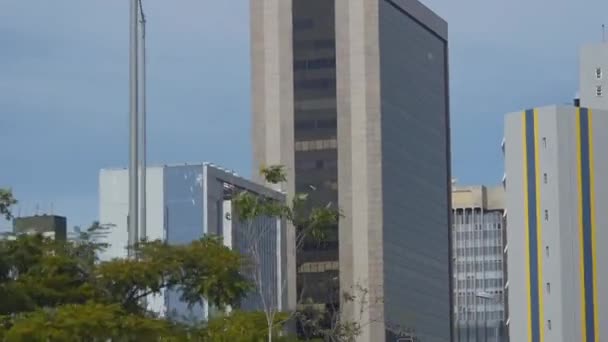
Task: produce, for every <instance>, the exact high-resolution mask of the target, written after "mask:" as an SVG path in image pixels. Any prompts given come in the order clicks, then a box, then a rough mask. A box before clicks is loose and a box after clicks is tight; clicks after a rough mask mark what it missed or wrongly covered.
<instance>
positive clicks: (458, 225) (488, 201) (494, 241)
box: [452, 185, 506, 342]
mask: <svg viewBox="0 0 608 342" xmlns="http://www.w3.org/2000/svg"><path fill="white" fill-rule="evenodd" d="M452 213H453V217H452V258H453V262H454V264H453V266H452V269H453V272H454V282H453V284H454V297H453V298H454V299H453V301H454V329H455V331H454V337H453V339H452V341H453V342H485V341H497V342H499V341H500V342H503V341H506V337H505V292H504V285H505V270H504V267H505V260H504V244H505V243H504V239H505V238H506V235H505V230H506V221H505V215H504V214H505V191H504V187H503V186H502V185H500V186H494V187H485V186H481V185H479V186H454V187H453V188H452Z"/></svg>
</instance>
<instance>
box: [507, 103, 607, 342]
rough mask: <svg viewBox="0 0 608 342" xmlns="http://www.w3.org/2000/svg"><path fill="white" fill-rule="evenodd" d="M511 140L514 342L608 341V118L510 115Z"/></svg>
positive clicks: (573, 110)
mask: <svg viewBox="0 0 608 342" xmlns="http://www.w3.org/2000/svg"><path fill="white" fill-rule="evenodd" d="M582 93H583V92H581V94H582ZM583 99H585V96H584V95H583V94H582V96H581V100H583ZM582 103H583V102H582ZM582 103H581V104H582ZM505 140H506V145H505V164H506V173H507V180H506V190H507V220H508V224H509V229H508V230H507V247H506V250H507V258H508V262H507V265H508V273H507V275H508V286H507V290H508V312H509V319H508V321H509V335H510V338H511V341H515V342H519V341H531V342H542V341H550V342H573V341H588V342H591V341H604V340H605V338H606V337H603V336H605V335H606V334H608V332H606V331H605V329H606V327H607V326H608V269H607V268H606V267H604V266H603V265H605V264H606V262H608V250H607V249H606V248H602V247H603V246H602V242H604V241H607V240H608V212H606V208H608V178H606V176H605V175H607V174H608V155H606V154H605V151H604V149H605V148H606V146H608V111H605V110H597V109H588V108H584V107H580V108H578V107H570V106H550V107H541V108H534V109H529V110H525V111H521V112H515V113H510V114H508V115H507V116H506V119H505ZM600 336H602V337H600Z"/></svg>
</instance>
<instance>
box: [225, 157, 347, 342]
mask: <svg viewBox="0 0 608 342" xmlns="http://www.w3.org/2000/svg"><path fill="white" fill-rule="evenodd" d="M260 173H261V175H262V176H264V178H265V179H266V182H268V183H270V184H279V183H282V182H285V181H286V179H287V178H286V172H285V168H284V167H283V166H270V167H268V168H263V169H262V170H261V171H260ZM232 203H233V207H234V209H235V213H236V219H237V220H239V221H240V222H241V223H243V224H242V225H241V226H240V227H242V232H240V234H241V235H242V236H243V237H244V239H245V245H246V253H245V255H246V257H248V259H249V265H250V269H249V272H248V274H249V275H250V277H251V280H252V282H253V285H254V287H255V290H256V292H257V294H258V296H259V298H260V302H261V304H262V310H263V312H264V314H265V317H266V325H267V338H268V341H269V342H270V341H272V340H273V333H274V332H275V331H276V327H275V324H276V322H277V319H276V318H277V317H278V315H279V314H280V311H279V309H280V308H278V306H277V305H276V303H275V302H273V301H272V298H273V296H272V290H273V289H274V287H273V286H274V284H268V283H267V282H265V281H264V277H263V275H262V268H263V260H264V255H263V253H264V252H265V251H264V249H263V248H262V246H263V245H264V239H265V238H266V237H267V236H268V235H269V233H271V229H272V227H273V226H272V225H264V224H259V222H260V221H261V222H267V220H264V219H267V218H274V219H279V220H283V221H287V222H288V223H289V224H290V225H292V226H293V227H294V228H295V232H296V237H295V239H296V241H295V246H296V251H295V252H296V253H297V252H298V251H299V250H301V248H302V246H303V245H304V243H305V242H306V241H308V240H314V241H322V240H323V239H325V237H326V234H327V232H328V230H329V229H331V228H332V227H335V226H336V225H337V223H338V219H339V217H340V212H339V211H338V210H337V209H335V208H333V207H332V205H331V204H327V205H326V206H322V207H315V206H314V205H313V204H312V203H311V202H310V201H309V196H308V195H307V194H296V195H295V196H294V197H293V200H292V201H291V203H289V204H286V203H282V202H280V201H277V200H275V199H269V198H265V197H263V196H260V195H258V194H254V193H251V192H249V191H247V190H243V191H240V192H238V193H237V194H236V195H235V196H234V198H233V199H232ZM260 219H262V220H260ZM297 268H298V265H296V269H297ZM286 286H287V279H284V280H283V282H282V284H281V287H282V288H281V290H282V291H281V293H282V292H283V291H284V290H285V288H286ZM302 293H303V292H302ZM293 314H294V313H292V314H291V315H287V316H286V319H289V318H292V317H293Z"/></svg>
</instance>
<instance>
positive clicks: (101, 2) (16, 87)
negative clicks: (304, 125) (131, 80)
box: [0, 0, 608, 229]
mask: <svg viewBox="0 0 608 342" xmlns="http://www.w3.org/2000/svg"><path fill="white" fill-rule="evenodd" d="M422 2H423V3H424V4H426V5H427V6H428V7H430V8H431V9H433V10H434V11H435V12H436V13H437V14H439V15H440V16H442V17H443V18H444V19H446V21H447V22H448V24H449V37H450V42H449V47H450V91H451V94H450V97H451V124H452V131H451V137H452V162H453V167H452V172H453V176H454V177H455V178H457V179H458V182H459V183H461V184H495V183H498V182H499V181H500V179H501V178H502V175H503V160H502V155H501V151H500V142H501V140H502V136H503V133H502V132H503V117H504V114H505V113H507V112H511V111H517V110H521V109H525V108H529V107H533V106H539V105H548V104H566V103H570V102H571V101H572V97H573V96H574V94H575V92H576V90H577V84H578V71H577V70H578V50H579V48H580V46H581V45H582V44H585V43H593V42H599V41H600V40H601V24H602V23H606V24H608V1H605V0H583V1H571V0H535V1H529V0H509V1H506V0H501V1H495V0H459V1H455V0H422ZM144 7H145V11H146V15H147V19H148V28H147V34H148V38H147V45H148V75H147V77H148V140H149V144H148V152H149V163H150V164H157V165H158V164H169V163H183V162H201V161H210V162H214V163H215V164H219V165H222V166H224V167H226V168H231V169H234V170H236V171H237V172H239V173H240V174H242V175H246V176H249V175H251V146H250V136H251V134H250V133H251V132H250V121H251V120H250V89H251V85H250V83H251V82H250V61H249V58H250V54H249V51H250V49H249V12H248V10H249V0H230V1H225V0H224V1H210V0H206V1H205V0H172V1H167V0H144ZM128 29H129V26H128V1H126V0H88V1H82V0H53V1H49V0H28V1H23V0H0V187H11V188H12V189H13V191H14V193H15V195H16V197H17V198H18V199H19V201H20V204H19V205H18V206H17V207H16V208H15V214H20V215H29V214H35V213H37V212H38V213H49V212H51V211H52V212H54V213H55V214H61V215H65V216H67V217H68V222H69V223H68V224H69V225H70V226H74V225H80V226H86V225H87V224H89V223H90V222H92V221H93V220H96V219H97V216H98V204H97V195H98V189H97V188H98V174H99V170H100V169H101V168H106V167H122V166H126V165H127V162H128V108H129V107H128ZM7 226H8V224H7V223H5V222H0V229H2V228H6V227H7Z"/></svg>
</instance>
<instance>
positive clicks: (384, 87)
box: [251, 0, 451, 342]
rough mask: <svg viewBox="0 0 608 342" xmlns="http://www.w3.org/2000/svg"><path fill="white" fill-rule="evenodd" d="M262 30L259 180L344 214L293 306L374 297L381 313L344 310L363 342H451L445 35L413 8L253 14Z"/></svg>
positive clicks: (305, 261)
mask: <svg viewBox="0 0 608 342" xmlns="http://www.w3.org/2000/svg"><path fill="white" fill-rule="evenodd" d="M251 23H252V27H251V34H252V81H253V89H252V91H253V92H252V101H253V145H254V161H255V167H256V168H259V167H261V166H263V165H272V164H282V165H285V166H286V167H287V170H288V179H289V181H288V182H287V184H286V185H285V187H284V190H286V191H287V193H288V194H289V195H290V196H293V194H294V193H295V192H306V193H310V194H311V196H313V198H314V201H315V202H316V203H317V204H319V205H325V204H327V203H332V204H334V205H336V206H338V207H339V208H340V209H341V210H342V211H343V214H344V217H343V219H341V221H340V224H339V228H336V233H335V234H333V235H332V236H331V237H330V239H328V241H326V242H324V243H323V244H310V245H306V246H304V248H303V250H301V251H298V253H297V265H299V267H298V279H297V283H298V288H297V292H298V295H296V293H295V292H296V288H291V289H289V290H290V293H289V297H290V298H291V300H293V301H295V300H296V298H304V300H307V299H308V298H310V299H312V301H314V302H316V303H326V304H328V305H329V306H330V307H335V306H336V305H339V301H340V297H341V296H340V295H339V294H340V291H338V290H337V289H338V287H339V288H340V289H341V290H342V291H346V292H351V293H352V292H353V288H357V287H359V288H363V289H365V290H366V291H369V299H368V301H367V302H368V303H372V304H371V305H367V304H366V305H362V304H360V303H348V304H349V305H343V306H342V308H341V309H342V310H341V311H342V313H343V316H344V317H345V318H346V319H348V320H356V321H359V322H362V326H363V332H362V334H361V336H360V337H359V340H360V341H374V342H376V341H385V340H387V341H394V340H396V339H397V338H398V337H397V336H395V335H398V334H400V333H403V335H408V334H409V336H401V337H402V338H410V337H412V336H413V337H414V338H417V339H418V340H421V341H429V342H431V341H433V342H434V341H449V340H450V334H451V327H450V325H451V319H450V317H451V315H450V312H451V311H450V306H451V305H450V298H451V296H450V291H451V289H450V285H451V283H450V281H451V277H450V257H449V254H450V241H449V240H450V229H449V227H450V224H449V218H450V182H451V179H450V147H449V96H448V95H449V89H448V63H447V61H448V46H447V24H446V22H445V21H443V20H442V19H441V18H439V17H438V16H437V15H435V14H434V13H433V12H432V11H431V10H429V9H428V8H426V7H424V6H423V5H422V4H421V3H419V2H418V1H416V0H407V1H405V0H251ZM313 189H314V190H313ZM290 234H291V236H293V231H291V232H290ZM290 243H291V242H290ZM293 248H294V245H293V243H292V245H291V246H290V250H291V251H293ZM288 265H289V266H290V267H295V265H296V260H294V259H293V258H290V259H288ZM333 265H339V269H337V268H336V267H333ZM343 304H344V303H343ZM360 313H361V315H360Z"/></svg>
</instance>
